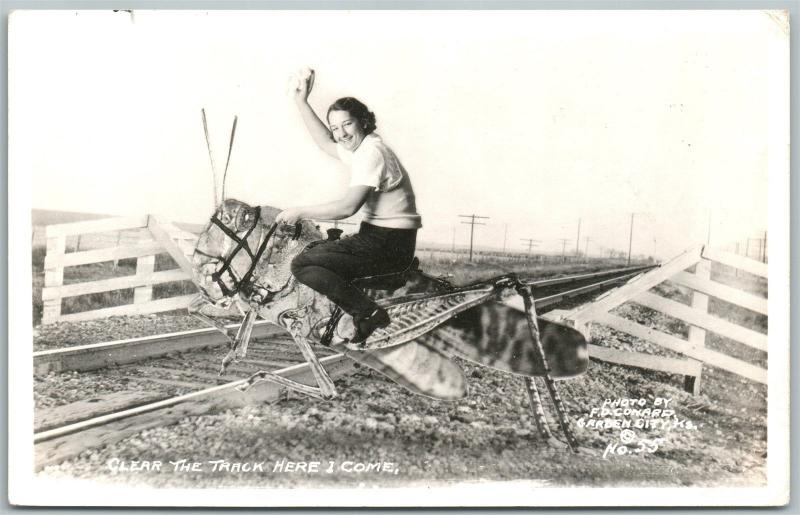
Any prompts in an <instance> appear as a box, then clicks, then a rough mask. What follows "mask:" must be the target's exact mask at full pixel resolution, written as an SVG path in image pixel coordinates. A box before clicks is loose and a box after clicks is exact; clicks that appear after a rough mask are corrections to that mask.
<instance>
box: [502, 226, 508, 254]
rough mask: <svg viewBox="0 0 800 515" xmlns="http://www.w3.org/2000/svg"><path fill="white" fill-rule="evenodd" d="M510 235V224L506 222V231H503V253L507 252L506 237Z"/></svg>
mask: <svg viewBox="0 0 800 515" xmlns="http://www.w3.org/2000/svg"><path fill="white" fill-rule="evenodd" d="M507 237H508V224H506V231H505V232H504V233H503V254H505V253H506V238H507Z"/></svg>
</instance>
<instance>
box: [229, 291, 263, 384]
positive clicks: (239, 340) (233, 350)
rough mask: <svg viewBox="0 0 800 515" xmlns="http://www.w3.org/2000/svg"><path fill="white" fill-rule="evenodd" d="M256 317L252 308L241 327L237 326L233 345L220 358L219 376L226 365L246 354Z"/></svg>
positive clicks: (256, 311)
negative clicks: (237, 329)
mask: <svg viewBox="0 0 800 515" xmlns="http://www.w3.org/2000/svg"><path fill="white" fill-rule="evenodd" d="M257 316H258V310H257V309H256V308H252V307H251V308H250V310H249V311H248V312H247V314H246V315H245V316H244V320H242V325H240V326H239V331H238V332H237V333H236V339H235V340H233V343H232V344H231V345H230V350H229V351H228V353H227V354H226V355H225V357H224V358H222V366H221V368H220V370H219V375H222V374H224V373H225V370H226V369H227V368H228V365H230V364H231V363H232V362H233V361H234V360H236V359H242V358H244V357H245V355H246V354H247V346H248V345H249V344H250V337H251V336H252V335H253V324H254V323H255V321H256V317H257Z"/></svg>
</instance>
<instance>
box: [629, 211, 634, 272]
mask: <svg viewBox="0 0 800 515" xmlns="http://www.w3.org/2000/svg"><path fill="white" fill-rule="evenodd" d="M632 247H633V213H631V234H630V236H629V237H628V266H631V248H632Z"/></svg>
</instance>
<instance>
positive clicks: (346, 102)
mask: <svg viewBox="0 0 800 515" xmlns="http://www.w3.org/2000/svg"><path fill="white" fill-rule="evenodd" d="M331 111H347V112H348V113H350V116H352V117H353V118H355V119H356V120H358V124H359V125H360V126H361V127H363V129H364V135H365V136H366V135H367V134H372V133H373V132H375V129H376V128H377V127H378V126H377V125H375V113H373V112H372V111H370V110H369V108H367V106H365V105H364V104H363V103H362V102H361V101H360V100H358V99H357V98H353V97H343V98H340V99H339V100H337V101H336V102H334V103H332V104H331V106H330V107H329V108H328V113H327V114H326V115H325V118H326V119H328V118H329V117H330V115H331Z"/></svg>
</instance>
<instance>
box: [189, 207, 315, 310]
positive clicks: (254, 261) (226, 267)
mask: <svg viewBox="0 0 800 515" xmlns="http://www.w3.org/2000/svg"><path fill="white" fill-rule="evenodd" d="M253 211H254V215H253V220H252V223H251V225H250V227H249V228H248V229H247V232H246V233H245V235H244V236H243V237H239V235H238V234H237V233H236V232H235V231H234V230H232V229H231V228H230V227H228V226H227V225H225V223H224V222H223V221H222V220H220V218H219V217H218V216H217V213H214V215H213V216H212V217H211V223H212V224H214V225H215V226H217V228H218V229H219V230H221V231H222V232H223V233H224V234H225V235H226V236H227V237H228V238H230V239H231V240H233V241H234V243H235V244H236V246H235V247H234V249H233V251H231V252H230V253H229V254H228V255H227V256H225V257H223V256H211V255H209V254H206V253H205V252H203V251H201V250H199V249H196V250H195V252H197V253H198V254H201V255H204V256H206V257H210V258H212V259H217V260H218V261H219V262H220V263H221V266H220V267H219V268H217V270H215V271H214V272H213V273H212V274H211V280H213V281H214V282H215V283H216V284H217V286H218V287H219V289H220V291H222V294H223V295H225V296H226V297H234V296H235V295H237V294H239V293H241V294H243V295H244V296H246V297H248V298H257V299H258V304H265V303H267V302H269V301H270V300H271V297H272V294H274V293H276V292H272V291H269V289H266V288H264V289H265V290H266V291H267V294H266V295H264V294H260V295H259V293H261V292H257V291H255V276H254V273H255V271H256V267H257V265H258V262H259V261H260V260H261V257H262V256H263V255H264V252H265V251H266V250H267V246H268V244H269V242H270V240H271V239H272V236H273V235H274V234H275V230H276V229H277V228H278V223H277V222H273V223H272V224H271V225H270V227H269V229H268V230H267V232H266V234H265V235H264V236H263V238H262V239H261V243H260V244H259V245H258V248H257V249H256V251H255V252H253V250H252V249H251V248H250V244H249V243H248V241H247V240H248V238H250V235H251V234H252V233H253V231H254V230H255V228H256V227H257V226H258V222H259V220H260V219H261V210H260V209H259V208H257V207H256V208H255V209H254V210H253ZM245 220H247V218H246V215H245ZM301 229H302V227H301V225H300V224H299V223H298V224H296V225H295V226H294V234H293V235H292V239H294V240H296V239H298V238H299V237H300V231H301ZM242 249H244V251H245V252H247V254H248V256H249V257H250V266H249V267H248V268H247V271H245V273H244V275H242V277H241V279H240V278H238V277H237V276H236V274H234V273H233V268H232V264H233V260H234V259H235V258H236V256H237V255H238V254H239V252H240V251H241V250H242ZM225 273H227V274H228V277H229V278H230V281H231V283H232V286H228V284H226V283H225V281H223V279H222V278H223V274H225Z"/></svg>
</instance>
